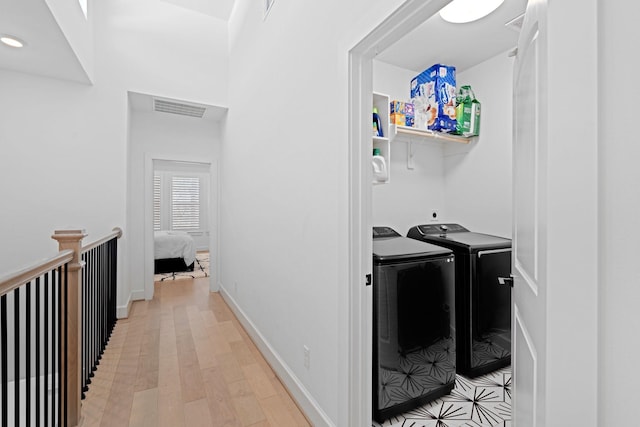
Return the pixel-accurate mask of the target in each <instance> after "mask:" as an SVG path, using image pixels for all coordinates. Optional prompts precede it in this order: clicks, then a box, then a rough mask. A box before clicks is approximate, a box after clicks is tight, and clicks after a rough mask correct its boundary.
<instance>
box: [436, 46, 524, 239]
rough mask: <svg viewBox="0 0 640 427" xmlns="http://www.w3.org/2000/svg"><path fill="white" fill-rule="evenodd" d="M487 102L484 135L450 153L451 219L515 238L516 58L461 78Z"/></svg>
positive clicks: (451, 147) (497, 60)
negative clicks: (513, 108)
mask: <svg viewBox="0 0 640 427" xmlns="http://www.w3.org/2000/svg"><path fill="white" fill-rule="evenodd" d="M456 78H457V86H458V87H461V86H463V85H471V88H472V89H473V91H474V93H475V95H476V98H477V99H478V100H479V101H480V102H481V113H482V116H481V121H480V136H479V137H478V138H474V139H473V140H472V142H471V143H470V144H468V145H464V144H447V145H446V146H445V149H444V153H445V158H444V177H445V178H444V181H445V191H444V197H445V206H446V214H447V215H446V219H447V220H448V221H452V222H457V223H460V224H462V225H464V226H465V227H467V228H469V229H470V230H472V231H477V232H482V233H488V234H495V235H498V236H503V237H507V238H511V210H512V207H511V203H512V202H511V200H512V195H511V181H512V178H511V163H512V160H511V141H512V131H511V129H512V125H511V121H512V97H513V84H512V80H513V58H509V57H508V56H507V53H506V52H505V53H501V54H499V55H497V56H495V57H493V58H490V59H488V60H486V61H485V62H483V63H481V64H479V65H476V66H474V67H472V68H469V69H467V70H465V71H462V72H460V73H458V74H457V76H456Z"/></svg>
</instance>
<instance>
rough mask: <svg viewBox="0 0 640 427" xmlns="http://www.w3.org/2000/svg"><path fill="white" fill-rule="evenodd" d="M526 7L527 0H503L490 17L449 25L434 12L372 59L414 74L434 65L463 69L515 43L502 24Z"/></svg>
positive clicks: (514, 37) (511, 30)
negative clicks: (411, 71)
mask: <svg viewBox="0 0 640 427" xmlns="http://www.w3.org/2000/svg"><path fill="white" fill-rule="evenodd" d="M526 6H527V0H505V2H504V3H503V4H502V5H501V6H500V7H499V8H498V9H497V10H496V11H495V12H493V13H492V14H490V15H489V16H486V17H484V18H482V19H479V20H477V21H475V22H470V23H467V24H452V23H449V22H446V21H444V20H443V19H442V18H440V14H436V15H434V16H433V17H431V18H430V19H429V20H427V21H426V22H424V23H423V24H422V25H420V26H419V27H417V28H416V29H414V30H413V31H411V32H410V33H409V34H408V35H407V36H405V37H404V38H402V39H401V40H400V41H398V42H397V43H395V44H393V45H392V46H390V47H389V48H387V49H385V50H384V51H382V52H381V53H379V54H378V55H377V56H376V58H375V59H377V60H379V61H382V62H386V63H389V64H392V65H396V66H398V67H401V68H405V69H407V70H413V71H416V73H420V72H422V71H423V70H426V69H427V68H429V67H430V66H431V65H433V64H446V65H453V66H455V67H456V71H463V70H465V69H467V68H470V67H472V66H474V65H477V64H479V63H481V62H483V61H485V60H487V59H489V58H491V57H493V56H495V55H497V54H499V53H501V52H505V51H507V50H509V49H511V48H514V47H515V46H516V44H517V41H518V33H517V31H515V30H513V29H511V28H507V27H506V26H505V23H507V22H509V21H511V20H512V19H514V18H516V17H517V16H519V15H521V14H522V13H524V11H525V8H526Z"/></svg>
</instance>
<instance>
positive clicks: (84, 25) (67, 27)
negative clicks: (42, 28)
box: [45, 0, 94, 81]
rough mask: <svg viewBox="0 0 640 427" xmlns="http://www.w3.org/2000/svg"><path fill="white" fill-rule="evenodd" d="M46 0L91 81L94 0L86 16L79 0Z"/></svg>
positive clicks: (90, 3)
mask: <svg viewBox="0 0 640 427" xmlns="http://www.w3.org/2000/svg"><path fill="white" fill-rule="evenodd" d="M45 1H46V4H47V6H48V7H49V10H51V13H52V14H53V16H54V17H55V20H56V22H57V23H58V25H59V26H60V29H61V30H62V32H63V33H64V36H65V38H66V39H67V41H68V42H69V46H71V49H72V50H73V52H74V54H75V55H76V57H77V58H78V62H79V63H80V65H81V66H82V69H83V70H84V72H85V73H86V75H87V77H88V78H89V81H92V80H93V67H94V64H93V58H94V51H93V40H94V37H93V4H92V3H93V2H91V1H90V2H89V4H88V13H87V16H86V17H85V16H84V12H82V8H81V7H80V3H79V2H78V1H77V0H68V1H53V0H45Z"/></svg>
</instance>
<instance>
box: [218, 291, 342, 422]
mask: <svg viewBox="0 0 640 427" xmlns="http://www.w3.org/2000/svg"><path fill="white" fill-rule="evenodd" d="M219 292H220V295H222V298H224V300H225V302H226V303H227V305H228V306H229V307H230V308H231V311H233V313H234V314H235V315H236V317H237V318H238V320H239V321H240V323H241V324H242V326H243V327H244V329H245V330H246V331H247V334H248V335H249V336H250V337H251V339H252V340H253V342H254V344H255V345H256V347H258V350H260V352H261V353H262V355H263V356H264V358H265V359H266V361H267V362H268V363H269V365H271V369H273V371H274V372H275V374H276V375H277V376H278V378H280V381H282V383H283V384H284V386H285V387H286V388H287V390H288V391H289V394H291V396H292V397H293V399H294V400H295V401H296V403H297V404H298V406H299V407H300V409H302V411H303V412H304V414H305V415H306V417H307V418H308V419H309V421H310V422H311V424H312V425H313V426H317V427H320V426H326V427H334V426H335V424H334V423H333V422H332V421H331V419H330V418H329V417H328V416H327V414H326V413H325V412H324V411H323V410H322V408H320V405H318V402H316V400H315V399H314V398H313V396H311V394H310V393H309V391H308V390H307V389H306V388H305V387H304V385H303V384H302V383H301V382H300V380H299V379H298V377H296V376H295V374H294V373H293V372H292V371H291V369H290V368H289V366H288V365H287V364H286V363H285V362H284V361H283V360H282V358H281V357H280V355H278V353H277V352H276V351H275V350H274V349H273V347H271V345H270V344H269V343H268V342H267V341H266V340H265V338H264V337H263V336H262V334H261V333H260V331H259V330H258V329H257V328H256V327H255V325H254V324H253V322H251V320H250V319H249V318H248V317H247V316H246V315H245V313H244V311H242V309H241V308H240V307H239V306H238V304H236V301H235V300H234V299H233V298H232V297H231V295H229V293H228V292H227V291H226V289H225V288H224V286H220V291H219Z"/></svg>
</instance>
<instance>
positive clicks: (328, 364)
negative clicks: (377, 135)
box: [221, 0, 401, 426]
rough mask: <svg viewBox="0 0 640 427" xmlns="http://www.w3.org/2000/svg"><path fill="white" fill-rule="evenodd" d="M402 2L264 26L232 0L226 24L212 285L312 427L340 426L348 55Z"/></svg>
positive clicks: (295, 9)
mask: <svg viewBox="0 0 640 427" xmlns="http://www.w3.org/2000/svg"><path fill="white" fill-rule="evenodd" d="M400 3H401V2H400V1H397V0H396V1H383V0H376V1H364V0H356V1H352V2H343V1H339V0H328V1H324V2H299V1H290V0H289V1H288V0H277V1H276V2H275V3H274V5H273V8H272V10H271V12H270V14H269V16H268V18H267V20H266V21H263V13H262V12H263V11H262V10H261V8H262V2H256V1H252V0H236V6H235V9H234V12H233V13H232V16H231V20H230V23H229V25H230V46H231V53H230V68H229V94H230V96H229V114H228V117H227V123H226V133H225V135H224V143H223V148H222V160H221V165H222V192H221V195H222V200H221V246H222V247H223V248H224V251H223V253H222V257H223V259H222V263H221V265H222V279H221V285H222V287H223V291H225V292H228V293H229V294H230V295H231V297H232V298H233V299H234V301H235V302H236V303H237V305H238V306H239V307H240V308H241V310H242V311H243V313H244V315H245V316H246V318H248V319H249V320H250V321H251V322H252V324H253V325H254V326H255V328H256V329H257V330H258V332H259V333H260V334H261V337H262V339H263V340H264V341H265V342H266V343H267V344H268V345H269V346H270V349H271V351H272V352H273V353H274V354H275V356H276V357H277V358H278V360H279V362H280V363H281V364H282V365H283V366H284V368H283V369H282V370H279V372H280V373H282V372H285V371H286V372H285V373H286V374H287V376H288V378H289V379H290V380H291V381H294V382H296V385H297V386H298V387H299V389H298V390H293V393H294V396H296V398H297V399H306V402H307V403H308V402H310V404H311V405H315V406H314V408H315V411H313V410H309V408H308V407H307V406H306V405H304V403H305V402H303V405H304V406H303V407H304V408H305V410H306V412H307V413H308V414H309V416H310V417H311V421H312V423H313V424H314V425H317V426H321V425H340V426H344V425H348V423H347V421H346V409H347V407H348V404H347V374H348V372H347V369H346V366H347V360H348V357H347V352H346V347H347V341H346V336H347V334H346V330H347V312H348V311H347V308H348V304H349V301H348V287H349V281H348V262H349V261H348V255H347V254H348V233H347V231H348V191H347V189H348V147H349V142H348V140H347V135H348V132H347V129H348V118H347V117H348V114H347V111H348V109H347V106H348V91H347V88H348V80H347V79H348V55H347V52H348V50H349V49H350V48H351V47H352V46H354V45H355V43H357V42H358V41H360V40H361V39H362V37H363V36H364V35H366V34H367V33H368V32H370V31H371V30H372V28H373V27H374V26H376V25H377V24H378V23H379V22H381V20H382V19H383V17H385V16H387V15H388V14H389V13H390V12H391V11H392V10H393V9H394V8H396V7H398V5H399V4H400ZM338 11H339V13H337V12H338ZM236 285H237V286H236ZM235 288H237V291H235V290H234V289H235ZM304 345H307V346H308V347H309V349H310V352H311V357H310V362H311V363H310V368H309V369H307V368H305V367H304V363H303V359H304V357H303V356H304V352H303V346H304Z"/></svg>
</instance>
